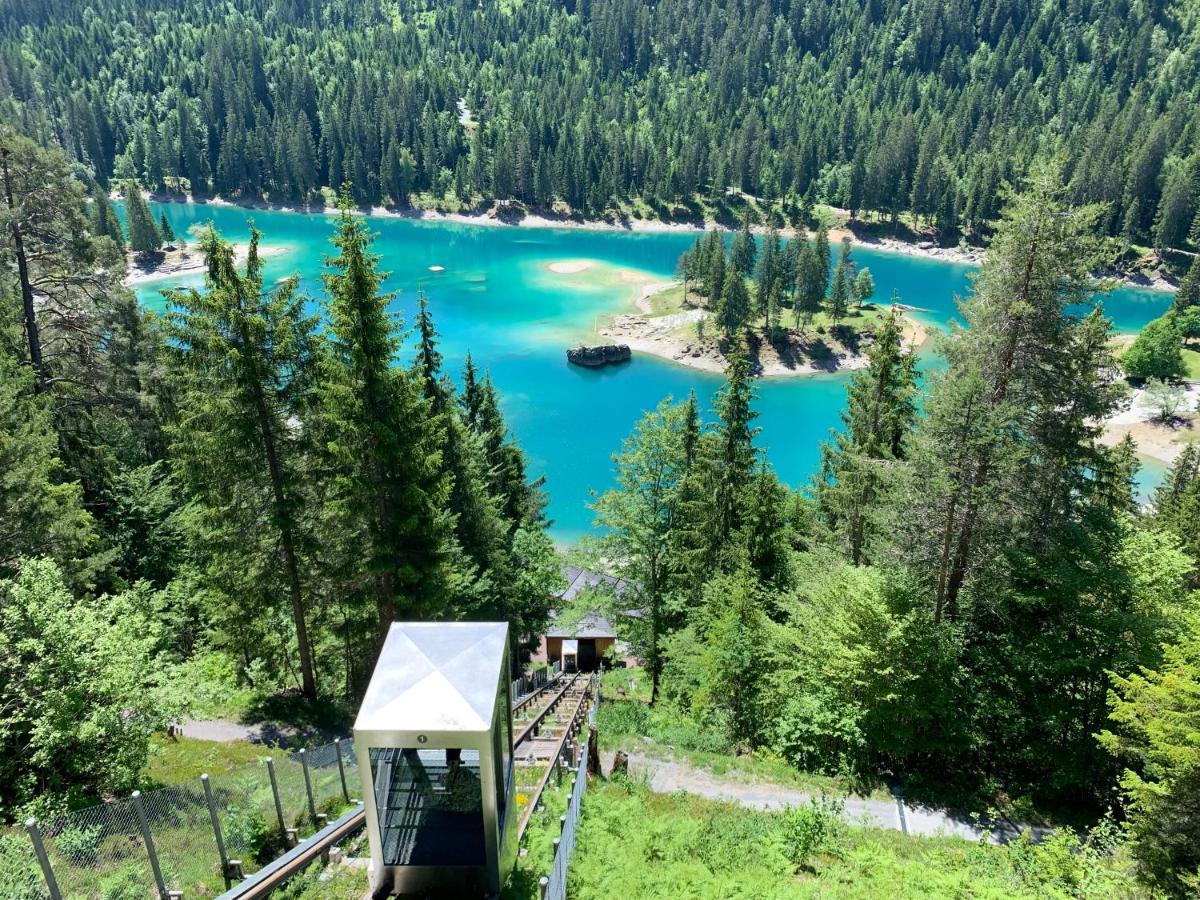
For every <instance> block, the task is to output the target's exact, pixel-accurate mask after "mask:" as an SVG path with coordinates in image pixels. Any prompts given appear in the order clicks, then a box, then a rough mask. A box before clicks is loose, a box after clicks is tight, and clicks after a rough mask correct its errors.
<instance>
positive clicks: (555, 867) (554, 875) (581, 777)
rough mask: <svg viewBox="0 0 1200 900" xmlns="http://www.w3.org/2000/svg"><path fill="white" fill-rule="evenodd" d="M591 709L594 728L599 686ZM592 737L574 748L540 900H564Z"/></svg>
mask: <svg viewBox="0 0 1200 900" xmlns="http://www.w3.org/2000/svg"><path fill="white" fill-rule="evenodd" d="M593 688H594V692H593V700H592V708H591V711H590V712H589V713H588V725H589V726H591V727H593V728H594V727H595V725H596V709H597V707H599V706H600V686H599V684H598V683H597V684H595V685H593ZM591 738H592V733H591V730H590V729H589V732H588V736H587V737H585V738H584V740H583V742H582V743H580V744H577V745H576V746H577V747H578V750H579V758H578V760H577V761H576V763H575V771H574V774H573V775H572V776H571V796H570V799H569V800H568V801H567V811H566V812H565V813H564V814H563V815H562V816H560V817H559V820H558V823H559V836H558V837H556V838H555V839H554V861H553V862H552V863H551V865H550V874H549V875H543V876H542V878H541V879H540V880H539V881H538V886H539V888H540V890H541V897H542V900H566V897H567V870H568V869H569V867H570V865H571V853H572V852H573V851H574V849H575V834H576V831H577V830H578V828H579V816H580V811H581V809H582V807H583V795H584V793H585V792H586V791H587V766H588V751H589V749H590V748H589V746H588V745H589V744H590V742H591Z"/></svg>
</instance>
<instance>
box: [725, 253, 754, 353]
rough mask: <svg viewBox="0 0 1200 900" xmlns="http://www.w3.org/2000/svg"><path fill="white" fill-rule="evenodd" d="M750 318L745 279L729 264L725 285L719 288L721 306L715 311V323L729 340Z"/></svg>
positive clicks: (748, 294)
mask: <svg viewBox="0 0 1200 900" xmlns="http://www.w3.org/2000/svg"><path fill="white" fill-rule="evenodd" d="M749 318H750V292H749V291H748V290H746V279H745V278H744V277H743V276H742V275H741V273H740V272H738V270H737V268H736V267H734V266H730V268H729V272H728V274H726V276H725V287H724V288H723V289H722V290H721V306H720V310H719V312H718V313H717V324H719V325H720V326H721V330H722V331H723V332H724V333H725V338H726V340H730V339H732V338H733V336H734V335H735V334H736V333H737V332H738V331H739V330H740V329H742V328H745V326H746V322H747V321H748V320H749Z"/></svg>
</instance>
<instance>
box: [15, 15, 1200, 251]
mask: <svg viewBox="0 0 1200 900" xmlns="http://www.w3.org/2000/svg"><path fill="white" fill-rule="evenodd" d="M1194 18H1195V10H1194V9H1192V8H1191V7H1190V5H1189V4H1186V3H1183V2H1178V0H1156V2H1146V3H1132V2H1127V0H1063V2H1054V3H1049V4H1036V3H1033V2H1029V0H1017V2H1010V0H984V2H967V0H911V2H901V0H815V2H799V0H772V2H750V0H661V2H657V3H650V2H644V0H565V2H554V0H514V2H502V3H483V4H478V3H474V2H463V0H449V2H444V3H427V2H421V0H395V2H389V3H383V4H380V3H374V2H363V0H336V2H327V3H317V2H313V0H239V2H235V3H229V4H225V5H224V6H223V7H222V14H221V15H220V16H214V15H213V8H212V5H211V4H209V3H206V2H199V0H147V2H139V3H136V4H135V3H129V2H124V0H95V2H92V3H87V4H81V3H76V2H72V0H39V2H32V3H17V4H13V3H10V4H5V6H4V8H3V9H2V10H0V98H3V104H4V107H3V108H4V109H5V111H6V116H5V117H6V118H9V119H13V120H15V121H17V122H19V123H21V127H22V128H23V130H24V131H25V132H26V133H28V134H30V135H32V136H34V137H36V138H38V139H39V140H41V141H43V142H51V141H53V142H55V143H58V144H60V145H61V146H63V147H64V148H65V149H66V150H67V152H68V154H69V155H70V156H71V158H73V159H75V160H78V161H80V162H84V163H86V164H87V165H88V166H89V167H91V168H92V170H93V171H94V172H95V174H96V177H97V178H98V179H99V180H100V181H101V183H104V184H107V183H108V182H109V180H110V179H113V178H136V179H138V180H140V181H141V182H142V183H143V185H145V186H147V187H150V188H154V189H159V188H174V189H181V188H187V189H190V190H192V191H195V192H198V193H216V194H220V195H223V196H228V197H242V198H254V199H257V198H262V197H266V198H268V199H270V200H272V201H275V202H281V203H290V204H294V203H302V202H305V201H308V200H312V199H313V198H314V197H315V195H316V192H317V191H318V190H320V189H321V188H322V187H323V186H333V187H335V188H336V187H337V186H339V185H341V184H342V183H343V182H344V181H348V182H349V183H351V184H352V185H353V189H354V197H355V200H357V201H359V202H362V203H369V204H373V205H374V204H380V203H387V204H394V205H404V204H407V203H408V202H409V201H410V200H411V198H412V197H413V195H414V194H415V193H418V192H419V193H422V194H428V195H431V196H432V197H433V198H434V200H435V202H437V201H440V200H442V199H443V198H447V197H449V198H454V199H455V201H456V202H459V203H465V204H466V205H468V206H470V205H472V204H474V203H476V202H478V201H479V200H480V199H490V198H498V199H515V200H519V201H522V202H524V203H526V204H530V205H535V206H538V207H545V206H549V205H550V204H552V203H554V202H555V201H562V202H565V203H566V204H567V205H569V207H570V208H571V209H572V210H574V211H576V212H583V213H586V214H590V215H599V214H602V213H604V212H605V211H606V210H607V209H609V208H611V207H614V206H617V205H620V204H622V203H623V202H625V201H629V200H631V199H634V198H637V199H640V200H641V201H644V203H645V204H646V206H645V207H643V209H645V211H646V212H647V213H649V214H654V213H658V214H685V215H686V214H687V213H688V210H687V209H685V208H683V207H685V206H687V205H689V204H691V205H692V206H693V207H694V205H695V203H696V202H697V200H698V199H703V198H709V199H712V198H717V199H719V198H721V197H722V196H723V195H724V194H725V192H726V191H727V190H737V191H742V192H745V193H747V194H749V195H754V196H758V197H763V198H766V199H767V200H769V201H779V202H781V204H782V205H783V209H784V211H785V212H786V213H787V214H788V215H789V216H791V215H795V214H798V213H800V212H802V211H803V210H804V208H805V202H806V201H807V202H808V203H809V204H811V203H813V202H824V203H828V204H832V205H834V206H838V207H844V208H847V209H849V210H850V211H851V213H852V214H854V213H858V212H860V211H862V210H872V211H877V212H878V213H880V214H883V215H885V216H888V217H896V216H899V215H901V214H909V213H911V214H912V216H914V217H916V219H918V220H920V221H921V222H928V223H932V224H935V225H936V226H937V227H938V228H939V229H940V230H941V232H942V233H943V236H945V237H951V236H953V235H954V234H955V233H956V232H957V231H958V230H959V229H960V228H965V229H968V230H970V231H976V232H978V231H986V229H987V228H988V223H989V222H990V221H991V220H992V219H994V218H995V217H996V215H997V213H998V212H999V203H1000V200H999V197H1000V194H999V188H1000V186H1001V184H1002V183H1004V182H1005V181H1012V180H1014V179H1016V178H1018V177H1019V176H1021V175H1023V174H1025V173H1026V172H1027V171H1028V169H1029V167H1030V164H1031V161H1032V159H1033V158H1034V157H1035V155H1036V154H1038V153H1042V152H1047V151H1049V150H1053V149H1058V150H1059V151H1060V152H1061V153H1062V155H1063V157H1064V159H1065V160H1066V168H1065V171H1064V178H1065V180H1066V183H1067V185H1068V191H1067V196H1068V198H1069V200H1070V201H1071V202H1072V203H1075V204H1082V203H1091V202H1104V203H1106V204H1107V206H1106V209H1105V211H1104V214H1103V216H1102V217H1101V219H1100V221H1099V227H1100V228H1101V229H1102V230H1103V231H1104V232H1105V233H1106V234H1110V235H1120V236H1123V237H1124V238H1126V239H1127V240H1129V241H1132V242H1138V243H1144V244H1153V245H1154V246H1157V247H1178V246H1181V245H1184V244H1186V243H1187V242H1188V236H1189V234H1190V233H1192V232H1193V230H1194V229H1193V223H1194V219H1195V216H1196V211H1197V205H1196V200H1195V194H1196V191H1197V187H1200V185H1198V183H1197V182H1198V179H1200V158H1198V157H1197V156H1196V153H1195V150H1196V147H1195V134H1196V128H1197V122H1196V112H1195V110H1196V105H1197V99H1198V97H1197V92H1198V91H1200V80H1198V76H1200V41H1198V38H1197V30H1196V29H1195V27H1194V24H1195V23H1194ZM460 100H461V101H462V104H461V106H460Z"/></svg>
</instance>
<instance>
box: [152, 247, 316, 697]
mask: <svg viewBox="0 0 1200 900" xmlns="http://www.w3.org/2000/svg"><path fill="white" fill-rule="evenodd" d="M259 237H260V235H259V233H258V232H257V231H253V230H252V232H251V239H250V252H249V257H248V259H247V262H246V270H245V272H244V273H240V272H238V271H237V269H236V267H235V266H234V250H233V247H232V246H230V245H229V244H228V243H227V242H225V241H224V240H222V239H221V238H220V236H218V235H217V234H216V233H215V232H213V231H209V232H208V233H207V234H206V235H205V236H204V238H203V239H202V240H201V243H200V246H201V249H202V250H203V252H204V255H205V260H206V262H207V265H208V272H207V278H206V287H207V290H205V291H203V292H201V291H197V290H194V289H191V290H175V291H172V292H170V293H169V295H168V297H169V299H170V301H171V303H172V304H173V305H174V309H173V310H172V313H171V316H170V334H171V338H172V342H171V344H170V347H171V353H172V358H173V360H174V366H173V370H174V371H173V380H174V384H175V390H176V391H177V392H178V396H179V401H178V405H177V407H176V409H177V418H176V420H175V421H174V422H173V423H172V425H171V427H170V436H171V450H172V457H173V461H174V463H175V473H176V477H177V478H178V479H179V480H180V482H181V483H182V484H184V485H185V486H186V489H187V491H188V494H189V496H191V497H192V498H194V501H195V503H196V510H195V516H194V519H193V522H194V524H193V528H194V540H195V542H196V544H197V546H198V547H203V548H205V553H204V554H202V556H203V557H204V558H206V559H207V560H208V566H209V577H210V578H211V579H212V582H213V583H214V584H216V585H219V586H220V587H221V588H223V591H224V594H225V596H226V597H227V598H228V601H229V602H230V603H231V604H233V605H235V606H237V607H239V609H238V611H237V614H236V615H235V616H234V617H233V618H235V620H236V621H237V623H238V627H241V628H244V629H247V635H246V636H249V634H253V633H255V632H256V631H259V630H260V629H261V628H262V624H261V622H256V620H261V619H265V617H266V615H265V614H266V612H267V611H268V610H269V609H270V607H271V604H272V603H273V602H274V598H275V596H276V595H277V594H283V595H284V596H286V597H287V598H288V600H289V601H290V604H291V616H292V622H293V625H294V627H295V632H296V643H297V655H298V660H299V664H300V675H301V684H302V689H303V691H304V693H305V695H306V696H308V697H316V695H317V679H316V671H315V665H314V663H313V654H312V648H311V644H310V641H309V636H308V632H309V626H308V621H307V617H308V612H309V609H310V608H311V605H312V602H313V593H314V591H313V587H312V582H313V579H314V575H313V565H314V563H313V560H312V559H311V558H309V556H308V554H309V553H310V552H311V549H310V546H309V541H310V539H311V536H312V535H311V525H310V524H309V522H310V520H309V518H308V516H307V515H306V512H305V507H306V505H307V504H308V502H309V499H310V498H309V497H308V496H307V494H306V482H307V479H308V477H309V466H310V464H311V459H312V445H311V441H312V437H311V431H310V428H309V427H308V425H307V423H306V422H305V417H306V416H307V414H308V412H309V411H310V407H311V393H312V390H313V379H314V376H315V367H316V352H317V351H316V340H317V338H316V320H315V318H313V317H311V316H308V315H306V314H305V313H304V301H303V298H301V297H300V296H299V295H298V294H297V290H296V281H295V280H294V279H293V280H289V281H287V282H284V283H283V284H282V285H280V286H279V287H277V288H275V289H273V290H271V291H269V292H264V290H263V275H262V263H261V261H260V260H259V256H258V241H259Z"/></svg>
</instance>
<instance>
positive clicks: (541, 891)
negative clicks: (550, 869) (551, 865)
mask: <svg viewBox="0 0 1200 900" xmlns="http://www.w3.org/2000/svg"><path fill="white" fill-rule="evenodd" d="M549 887H550V879H549V878H547V877H546V876H545V875H543V876H542V877H541V878H539V879H538V896H539V897H541V898H542V900H546V891H547V889H548V888H549Z"/></svg>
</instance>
